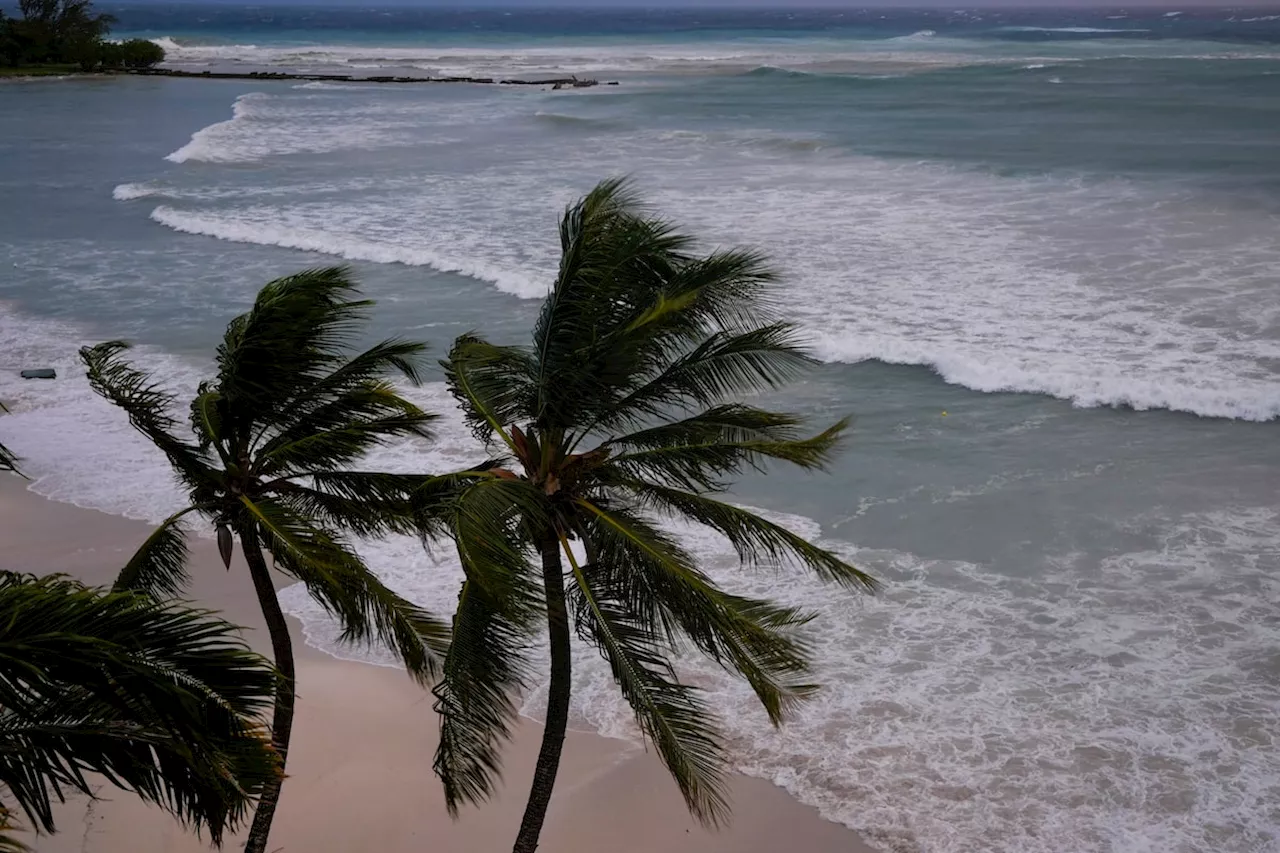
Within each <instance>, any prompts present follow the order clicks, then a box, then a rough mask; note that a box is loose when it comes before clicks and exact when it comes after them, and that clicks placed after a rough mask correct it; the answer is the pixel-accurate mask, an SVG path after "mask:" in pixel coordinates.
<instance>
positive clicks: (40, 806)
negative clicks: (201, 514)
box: [0, 572, 280, 850]
mask: <svg viewBox="0 0 1280 853" xmlns="http://www.w3.org/2000/svg"><path fill="white" fill-rule="evenodd" d="M274 692H275V672H274V670H273V669H272V668H271V666H270V665H269V664H268V663H267V661H265V660H264V659H263V658H262V657H260V656H259V655H256V654H254V653H253V652H251V651H249V650H248V649H247V648H245V647H244V645H243V644H242V642H241V640H240V638H239V629H238V628H237V627H236V626H234V625H231V624H229V623H227V622H224V621H222V620H221V619H218V618H215V617H214V616H213V615H212V614H211V613H209V612H208V611H203V610H198V609H194V608H192V607H189V606H187V605H184V604H178V603H173V602H160V601H157V600H155V599H152V598H151V597H149V596H143V595H137V594H134V593H128V592H103V591H100V590H94V589H89V588H87V587H85V586H83V585H81V584H79V583H77V582H76V581H73V580H71V579H68V578H65V577H60V576H57V575H52V576H48V577H43V578H37V577H34V576H31V575H22V574H17V573H14V572H0V784H3V786H4V788H5V792H6V797H5V798H4V799H5V800H6V801H7V802H3V803H0V850H22V849H24V847H23V845H22V844H21V842H20V840H19V836H18V835H17V834H16V833H15V830H17V829H19V828H23V829H30V828H34V829H37V830H39V831H42V832H53V831H54V830H55V829H56V828H57V827H56V826H55V822H54V804H55V803H56V802H60V801H62V800H64V799H65V798H66V796H67V794H68V793H70V792H79V793H80V794H83V795H86V796H95V789H96V788H98V787H101V786H102V784H103V782H104V781H105V782H106V783H110V784H113V785H115V786H117V787H119V788H123V789H125V790H127V791H131V792H133V793H135V794H137V795H138V796H140V797H142V798H143V799H145V800H147V801H149V802H152V803H155V804H157V805H159V806H160V807H162V808H164V809H166V810H167V811H169V812H171V813H172V814H174V815H175V816H177V817H178V818H180V819H181V820H183V821H184V822H186V823H187V824H189V825H191V826H193V827H195V828H198V829H203V830H206V831H207V832H208V833H209V838H210V840H211V841H213V842H214V843H219V842H221V840H222V837H223V833H224V832H225V831H227V830H232V829H235V828H236V827H237V826H238V825H240V823H241V822H242V821H243V820H244V819H245V817H246V816H247V815H248V814H249V813H250V812H251V810H252V806H253V800H254V798H255V797H256V796H257V795H258V793H259V792H260V791H261V790H262V789H263V787H264V786H265V785H267V784H268V783H269V782H271V781H272V780H274V779H277V778H278V777H279V775H280V762H279V760H278V757H277V755H276V753H275V751H274V750H273V749H272V748H271V743H270V736H269V733H268V730H267V727H266V723H265V721H264V720H263V719H262V713H263V711H265V709H266V708H268V707H269V706H270V705H271V701H272V696H273V694H274ZM15 804H16V807H17V810H16V811H15V809H14V808H13V806H14V805H15ZM19 812H20V813H21V814H22V815H24V816H25V823H23V822H22V821H20V819H19V815H18V813H19Z"/></svg>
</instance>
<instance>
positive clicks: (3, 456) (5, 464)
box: [0, 444, 27, 479]
mask: <svg viewBox="0 0 1280 853" xmlns="http://www.w3.org/2000/svg"><path fill="white" fill-rule="evenodd" d="M19 461H21V460H20V459H19V457H18V455H17V454H16V453H14V452H13V451H12V450H10V449H9V448H7V447H5V446H4V445H3V444H0V471H12V472H13V473H14V474H17V475H18V476H19V477H22V478H23V479H26V477H27V475H26V474H23V473H22V469H21V468H19V467H18V462H19Z"/></svg>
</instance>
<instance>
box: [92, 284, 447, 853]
mask: <svg viewBox="0 0 1280 853" xmlns="http://www.w3.org/2000/svg"><path fill="white" fill-rule="evenodd" d="M355 296H356V287H355V285H354V284H353V283H352V281H351V279H350V277H349V275H348V273H347V270H346V269H345V268H342V267H333V268H329V269H319V270H308V271H305V272H302V273H298V274H296V275H292V276H287V277H285V278H281V279H277V280H275V281H273V282H270V283H269V284H267V285H266V286H265V287H263V288H262V291H261V292H260V293H259V294H258V297H257V299H256V301H255V302H254V305H253V308H252V309H251V310H250V311H249V312H248V313H246V314H242V315H241V316H239V317H236V318H235V319H234V320H232V321H231V323H230V325H228V327H227V332H226V335H225V336H224V338H223V341H222V343H221V344H220V345H219V347H218V350H217V376H216V377H215V378H214V379H213V381H211V382H205V383H202V384H201V385H200V387H199V389H198V392H197V394H196V397H195V399H193V400H192V401H191V403H190V407H189V411H190V430H189V431H186V430H180V424H179V421H178V419H177V418H176V417H175V415H174V414H173V409H174V407H175V405H176V402H177V401H176V399H175V398H174V396H173V395H172V394H170V393H168V392H166V391H164V390H162V389H160V388H159V387H157V386H156V385H155V384H154V382H153V381H152V380H151V377H150V376H149V375H148V374H146V373H144V372H141V371H138V370H136V369H134V368H132V367H131V366H129V364H128V363H127V362H125V361H124V359H123V353H124V351H125V349H126V345H125V344H123V343H121V342H118V341H115V342H108V343H104V344H99V345H97V346H95V347H86V348H85V349H83V350H81V358H82V359H83V361H84V363H85V365H86V366H87V367H88V375H89V382H90V385H91V386H92V387H93V389H94V390H95V391H96V392H98V393H99V394H100V395H102V396H103V397H105V398H107V399H108V400H110V401H111V402H112V403H115V404H116V405H117V406H119V407H120V408H122V409H124V410H125V411H126V412H127V413H128V415H129V420H130V422H131V423H132V424H133V426H134V428H136V429H137V430H138V431H139V432H141V433H142V434H143V435H144V436H146V437H147V439H149V440H150V441H151V442H152V443H153V444H155V445H156V447H157V448H159V449H160V450H161V451H162V452H163V453H164V454H165V456H166V457H167V459H168V461H169V463H170V465H171V466H172V468H173V470H174V473H175V474H176V475H177V477H178V479H179V480H180V481H181V483H182V484H183V486H184V487H185V488H186V490H187V494H188V499H189V500H190V505H189V506H188V507H186V508H185V509H183V510H181V511H179V512H177V513H175V514H174V515H172V516H170V517H169V519H167V520H166V521H165V522H164V523H163V524H161V525H160V527H159V528H157V530H156V531H155V532H154V533H153V534H152V535H151V536H150V537H149V538H148V539H147V541H146V542H144V543H143V545H142V547H141V548H140V549H139V550H138V552H137V553H136V554H135V555H134V556H133V558H132V559H131V560H130V561H129V564H128V565H127V566H126V567H125V568H124V570H123V571H122V572H121V573H120V576H119V578H118V579H117V580H116V588H117V589H122V590H136V591H141V592H147V593H150V594H152V595H155V596H159V597H170V596H174V595H177V594H179V593H180V592H181V590H182V589H183V588H184V587H185V585H186V583H187V580H188V575H187V566H186V564H187V554H188V551H187V544H186V538H187V529H186V526H185V518H186V517H187V516H188V515H191V514H195V515H198V516H202V517H204V518H205V519H206V520H207V521H208V522H209V523H211V524H212V525H213V527H214V529H215V531H216V533H217V539H218V548H219V551H220V552H221V556H222V559H223V561H224V563H225V564H226V566H227V568H228V569H229V568H230V567H231V557H232V552H233V549H234V539H236V538H238V539H239V540H240V546H241V552H242V553H243V556H244V559H245V562H246V563H247V565H248V569H249V574H250V576H251V577H252V579H253V584H254V589H255V590H256V592H257V597H258V603H259V606H260V607H261V609H262V613H263V616H264V617H265V619H266V623H267V629H268V632H269V633H270V637H271V646H272V650H273V653H274V657H275V664H276V667H277V669H278V671H279V683H278V686H277V689H276V694H275V707H274V714H273V717H272V743H273V744H274V746H275V749H276V751H277V752H278V753H279V755H280V761H281V766H282V768H283V766H284V764H285V762H286V761H287V759H288V750H289V741H290V736H291V733H292V728H293V714H294V703H295V683H294V680H295V671H294V660H293V644H292V640H291V638H290V636H289V626H288V623H287V622H286V621H285V616H284V612H283V611H282V610H281V608H280V602H279V600H278V598H277V597H276V591H275V587H274V584H273V580H272V573H271V570H270V568H269V567H268V565H267V560H266V558H267V555H270V557H271V558H272V560H273V561H274V563H275V567H276V569H277V570H279V571H280V572H282V573H283V574H284V575H286V576H288V577H291V578H293V579H295V580H299V581H301V582H302V583H304V584H305V585H306V587H307V590H308V591H309V592H310V593H311V595H312V597H313V598H315V599H316V601H318V602H319V603H320V604H321V605H322V606H323V607H324V608H325V610H326V611H328V612H329V613H330V614H332V615H333V616H334V617H336V619H337V620H338V621H339V623H341V625H342V627H343V631H344V634H343V636H344V638H345V639H348V640H352V641H357V642H360V641H375V640H376V641H379V642H381V643H382V644H384V645H385V646H387V647H388V648H390V649H391V650H392V651H393V652H395V653H396V654H397V655H398V656H399V657H400V659H401V661H402V662H403V663H404V665H405V667H406V668H407V669H408V671H409V674H410V675H411V676H413V677H414V678H415V679H417V680H418V681H419V682H421V683H424V684H428V683H430V682H431V681H432V680H433V679H434V678H435V677H436V675H437V674H438V665H437V662H438V660H439V656H442V655H443V654H444V652H445V649H446V646H447V638H448V627H447V625H445V624H444V623H442V622H440V621H437V620H436V619H434V618H432V617H431V616H430V615H429V614H427V613H425V612H423V611H422V610H421V609H419V608H418V607H416V606H414V605H413V604H411V603H410V602H408V601H406V600H405V599H403V598H401V597H400V596H399V595H397V594H396V593H394V592H392V591H391V590H390V589H388V588H387V587H386V586H384V585H383V584H382V582H381V581H380V580H378V577H377V575H375V574H374V573H373V572H371V571H370V570H369V568H368V566H366V565H365V563H364V561H363V560H362V559H361V558H360V557H359V555H357V554H356V553H355V551H354V550H352V548H351V546H350V545H349V544H348V542H347V540H346V538H345V537H346V536H347V535H352V534H354V535H378V534H383V533H387V532H412V526H411V524H410V519H409V516H408V513H407V512H406V509H405V506H406V504H405V500H404V497H405V495H406V494H407V493H408V492H409V491H410V489H411V488H412V487H413V486H414V485H416V484H418V483H420V482H422V481H423V480H424V478H421V477H411V476H406V475H395V474H384V473H378V472H371V471H359V470H352V467H351V466H352V465H353V464H354V463H356V462H357V461H358V460H359V459H361V458H362V457H363V456H364V455H365V453H366V452H367V451H369V450H370V449H372V448H374V447H377V446H378V445H381V444H383V443H385V442H387V441H388V440H391V439H395V438H400V437H423V438H426V437H429V436H430V430H429V426H430V424H431V422H432V421H433V420H434V417H435V416H434V415H431V414H428V413H426V412H424V411H422V410H421V409H419V408H418V407H417V406H415V405H413V404H412V403H410V402H409V401H408V400H405V399H404V398H403V397H401V396H400V395H399V394H398V393H396V391H395V389H394V387H393V386H392V385H391V383H390V382H389V381H388V378H387V377H390V376H393V375H400V376H403V377H405V378H406V379H408V380H409V381H410V382H412V383H414V384H417V383H418V382H419V381H420V377H419V361H420V358H421V356H422V353H423V351H424V350H425V345H423V344H419V343H414V342H409V341H401V340H388V341H383V342H381V343H379V344H376V345H375V346H373V347H372V348H370V349H368V350H365V351H364V352H352V351H351V343H352V341H353V339H354V338H355V337H356V335H357V334H358V333H359V332H360V330H361V329H362V328H363V326H364V321H365V319H366V309H367V308H368V306H369V305H371V304H372V303H370V302H368V301H362V300H358V299H356V298H355ZM182 432H186V434H187V435H189V436H191V435H192V433H194V435H193V436H192V437H190V438H187V437H183V436H182ZM283 781H284V777H283V775H282V776H280V777H279V778H276V779H273V780H270V781H269V782H268V783H267V784H266V785H265V786H264V788H263V791H262V795H261V797H260V798H259V801H258V809H257V812H256V814H255V815H254V819H253V825H252V827H251V828H250V831H249V838H248V841H247V843H246V846H245V849H246V851H248V853H264V851H265V850H266V849H267V837H268V834H269V832H270V830H271V823H272V818H273V817H274V815H275V810H276V806H277V804H278V802H279V797H280V789H281V785H282V784H283Z"/></svg>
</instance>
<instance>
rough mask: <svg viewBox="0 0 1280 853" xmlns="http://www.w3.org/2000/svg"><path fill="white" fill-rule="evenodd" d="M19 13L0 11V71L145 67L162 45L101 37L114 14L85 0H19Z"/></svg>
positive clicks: (160, 57)
mask: <svg viewBox="0 0 1280 853" xmlns="http://www.w3.org/2000/svg"><path fill="white" fill-rule="evenodd" d="M18 9H19V11H20V12H21V15H22V17H20V18H11V17H8V16H6V15H5V14H4V12H3V11H0V71H4V70H8V71H10V72H11V73H32V74H50V73H67V72H70V71H97V70H111V69H120V68H128V69H138V68H150V67H151V66H153V65H155V64H156V63H158V62H161V61H163V60H164V48H162V47H160V45H158V44H156V43H155V42H151V41H147V40H146V39H129V40H127V41H122V42H115V41H111V40H109V39H108V38H107V35H108V33H110V31H111V25H112V24H113V23H115V19H114V18H113V17H112V16H111V15H105V14H99V13H96V12H94V10H93V4H92V3H91V2H90V0H19V2H18Z"/></svg>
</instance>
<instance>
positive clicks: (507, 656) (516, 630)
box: [433, 581, 528, 815]
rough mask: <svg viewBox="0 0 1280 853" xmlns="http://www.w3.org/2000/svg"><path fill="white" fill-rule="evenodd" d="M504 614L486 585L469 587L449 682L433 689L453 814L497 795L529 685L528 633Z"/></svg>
mask: <svg viewBox="0 0 1280 853" xmlns="http://www.w3.org/2000/svg"><path fill="white" fill-rule="evenodd" d="M504 609H505V608H504V607H503V606H502V605H501V603H499V602H496V601H495V600H494V599H493V598H492V597H490V596H489V595H488V594H487V593H486V592H485V590H484V588H483V587H482V586H480V585H479V584H477V583H475V582H474V581H466V582H464V583H463V585H462V591H461V592H460V593H459V595H458V608H457V612H456V614H455V615H454V619H453V635H452V637H453V639H452V642H451V643H450V645H449V651H448V654H447V655H446V657H445V660H444V668H443V669H444V672H443V677H442V678H441V679H440V682H439V683H438V684H437V685H436V686H435V688H434V690H433V692H434V693H435V696H436V702H435V710H436V712H437V713H438V714H440V720H441V722H440V742H439V744H438V745H437V747H436V754H435V760H434V763H433V764H434V767H435V771H436V773H437V774H438V775H439V776H440V780H441V781H442V782H443V783H444V794H445V806H446V807H447V808H448V810H449V813H450V814H451V815H457V813H458V809H459V807H460V806H461V805H462V804H463V803H477V802H482V801H484V800H486V799H488V798H489V796H490V795H491V794H492V793H493V784H494V781H495V779H496V778H497V775H498V773H499V769H500V766H501V761H500V757H499V749H500V747H501V745H502V743H503V742H504V741H506V740H507V739H509V738H510V736H511V726H512V723H513V722H514V721H515V718H516V711H517V708H516V703H515V699H514V697H515V695H516V694H517V693H518V692H519V690H520V689H521V688H523V687H524V685H525V680H526V669H527V662H526V660H525V658H526V653H525V650H524V647H525V645H526V644H527V642H528V630H527V629H526V628H524V627H523V626H520V625H517V624H513V623H512V622H510V621H509V620H508V619H507V618H506V617H504V616H503V613H502V611H503V610H504Z"/></svg>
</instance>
